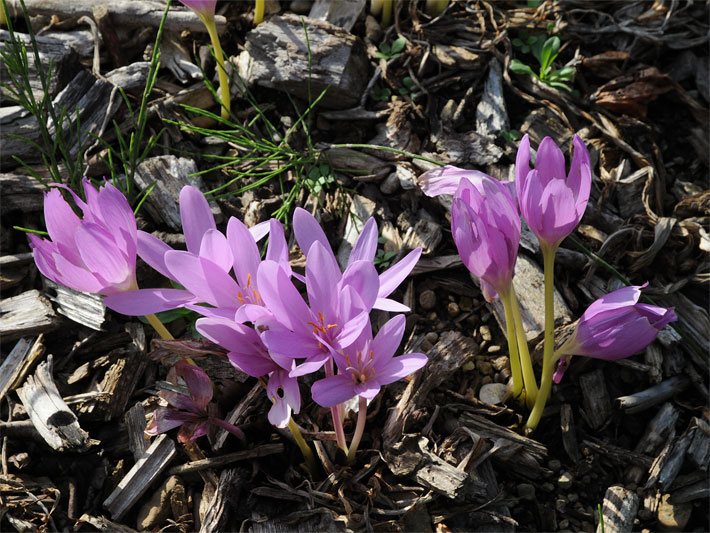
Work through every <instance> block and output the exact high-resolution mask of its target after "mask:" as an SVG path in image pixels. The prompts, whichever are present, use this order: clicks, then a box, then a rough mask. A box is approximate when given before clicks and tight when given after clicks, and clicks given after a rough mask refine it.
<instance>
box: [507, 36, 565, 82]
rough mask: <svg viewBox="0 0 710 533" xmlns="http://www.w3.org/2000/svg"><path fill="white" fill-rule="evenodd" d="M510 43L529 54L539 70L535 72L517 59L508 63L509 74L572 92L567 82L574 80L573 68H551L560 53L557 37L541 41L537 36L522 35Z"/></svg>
mask: <svg viewBox="0 0 710 533" xmlns="http://www.w3.org/2000/svg"><path fill="white" fill-rule="evenodd" d="M511 42H512V43H513V46H515V47H516V48H518V49H519V50H520V51H521V52H523V53H531V54H532V55H533V56H534V57H535V59H536V60H537V62H538V64H539V69H538V71H537V72H535V71H534V70H533V69H532V67H530V66H529V65H526V64H525V63H523V62H522V61H520V60H519V59H513V60H512V61H511V62H510V70H511V72H514V73H515V74H522V75H526V76H530V77H534V78H537V79H539V80H540V81H541V82H543V83H545V84H547V85H549V86H550V87H554V88H555V89H560V90H563V91H567V92H571V91H572V88H571V87H570V86H569V82H571V81H572V79H573V78H574V74H575V68H574V67H571V66H566V67H562V68H561V69H554V68H553V63H554V61H555V59H557V56H558V55H559V53H560V44H561V43H560V38H559V37H557V36H553V37H550V38H549V39H546V40H543V38H542V37H541V36H539V35H537V36H528V35H526V34H522V35H521V37H517V38H515V39H513V40H512V41H511Z"/></svg>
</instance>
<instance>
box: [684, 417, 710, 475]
mask: <svg viewBox="0 0 710 533" xmlns="http://www.w3.org/2000/svg"><path fill="white" fill-rule="evenodd" d="M692 423H693V424H695V431H694V433H693V440H692V441H691V442H690V446H688V458H689V459H690V460H691V461H692V463H693V464H694V465H695V467H696V468H699V469H700V470H702V471H703V472H707V470H708V468H710V424H708V422H707V421H706V420H703V419H702V418H693V420H692Z"/></svg>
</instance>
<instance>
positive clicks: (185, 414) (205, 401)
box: [145, 361, 244, 442]
mask: <svg viewBox="0 0 710 533" xmlns="http://www.w3.org/2000/svg"><path fill="white" fill-rule="evenodd" d="M174 374H175V377H176V378H180V379H182V380H183V381H184V383H185V386H186V387H187V394H184V393H182V392H176V391H172V390H163V391H161V392H160V396H161V397H162V398H163V399H164V400H165V401H167V402H168V404H169V406H168V407H159V408H158V409H156V410H155V412H154V413H153V418H152V420H151V421H150V423H149V424H148V427H147V428H146V430H145V432H146V433H147V434H149V435H157V434H159V433H165V432H166V431H170V430H171V429H173V428H176V427H180V431H179V432H178V440H179V441H180V442H192V441H194V440H195V439H197V438H199V437H201V436H203V435H206V434H207V432H208V431H209V429H210V425H214V426H217V427H221V428H222V429H225V430H227V431H229V432H230V433H232V434H233V435H235V436H237V437H238V438H240V439H243V438H244V433H242V430H240V429H239V428H238V427H236V426H233V425H232V424H230V423H228V422H225V421H224V420H221V419H219V418H216V417H215V406H214V404H211V403H210V401H211V400H212V382H211V381H210V378H209V377H208V376H207V374H206V373H205V371H204V370H202V369H201V368H200V367H198V366H196V365H191V364H188V363H187V362H186V361H180V362H179V363H178V364H177V365H175V367H174Z"/></svg>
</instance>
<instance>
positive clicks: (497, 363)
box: [491, 355, 508, 372]
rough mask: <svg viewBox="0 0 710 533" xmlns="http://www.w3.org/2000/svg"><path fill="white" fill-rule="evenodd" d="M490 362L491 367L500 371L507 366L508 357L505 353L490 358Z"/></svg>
mask: <svg viewBox="0 0 710 533" xmlns="http://www.w3.org/2000/svg"><path fill="white" fill-rule="evenodd" d="M491 363H492V364H493V368H495V369H496V370H497V371H498V372H500V371H501V370H503V369H504V368H508V357H507V356H505V355H502V356H500V357H496V358H495V359H491Z"/></svg>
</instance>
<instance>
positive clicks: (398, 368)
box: [377, 353, 429, 385]
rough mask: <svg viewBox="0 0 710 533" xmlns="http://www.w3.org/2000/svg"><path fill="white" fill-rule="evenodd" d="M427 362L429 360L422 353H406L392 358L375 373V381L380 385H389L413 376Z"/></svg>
mask: <svg viewBox="0 0 710 533" xmlns="http://www.w3.org/2000/svg"><path fill="white" fill-rule="evenodd" d="M428 361H429V358H428V357H427V356H426V355H424V354H423V353H408V354H406V355H400V356H399V357H394V358H392V359H390V360H389V361H388V362H387V363H386V364H385V365H384V366H383V367H382V368H381V369H380V370H379V371H378V372H377V381H379V382H380V384H381V385H389V384H390V383H394V382H395V381H398V380H400V379H402V378H405V377H407V376H409V375H410V374H413V373H414V372H416V371H417V370H419V369H420V368H422V367H423V366H424V365H425V364H427V362H428Z"/></svg>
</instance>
